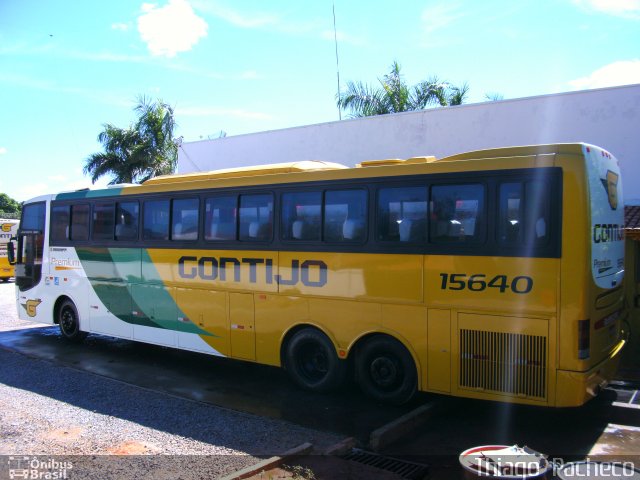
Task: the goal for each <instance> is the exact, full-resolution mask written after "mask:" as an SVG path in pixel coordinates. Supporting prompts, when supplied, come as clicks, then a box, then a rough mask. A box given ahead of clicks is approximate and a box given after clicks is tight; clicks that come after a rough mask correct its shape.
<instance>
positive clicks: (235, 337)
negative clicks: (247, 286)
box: [229, 293, 256, 360]
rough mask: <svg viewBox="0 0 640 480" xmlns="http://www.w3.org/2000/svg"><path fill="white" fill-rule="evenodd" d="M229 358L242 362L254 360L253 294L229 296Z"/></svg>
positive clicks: (231, 294) (233, 294)
mask: <svg viewBox="0 0 640 480" xmlns="http://www.w3.org/2000/svg"><path fill="white" fill-rule="evenodd" d="M229 320H230V322H231V325H230V326H231V329H230V334H229V336H230V337H231V356H232V357H233V358H241V359H243V360H255V359H256V329H255V314H254V306H253V294H250V293H230V294H229Z"/></svg>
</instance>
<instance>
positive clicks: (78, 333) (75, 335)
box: [58, 300, 87, 342]
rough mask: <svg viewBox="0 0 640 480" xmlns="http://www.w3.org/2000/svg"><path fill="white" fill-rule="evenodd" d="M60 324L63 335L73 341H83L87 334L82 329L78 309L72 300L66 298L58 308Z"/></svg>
mask: <svg viewBox="0 0 640 480" xmlns="http://www.w3.org/2000/svg"><path fill="white" fill-rule="evenodd" d="M58 325H59V326H60V333H61V334H62V336H63V337H64V338H65V339H67V340H69V341H71V342H81V341H82V340H84V339H85V338H86V336H87V332H83V331H82V330H80V318H79V317H78V310H77V309H76V306H75V305H74V303H73V302H72V301H71V300H65V301H64V302H62V304H61V305H60V308H58Z"/></svg>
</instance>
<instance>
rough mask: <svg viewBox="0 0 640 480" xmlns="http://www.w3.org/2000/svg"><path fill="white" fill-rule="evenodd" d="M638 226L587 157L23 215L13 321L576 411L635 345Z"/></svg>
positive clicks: (166, 193) (260, 171)
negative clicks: (628, 290)
mask: <svg viewBox="0 0 640 480" xmlns="http://www.w3.org/2000/svg"><path fill="white" fill-rule="evenodd" d="M623 210H624V208H623V205H622V182H621V180H620V170H619V167H618V163H617V161H616V159H615V158H614V157H613V156H612V155H611V154H610V153H609V152H607V151H605V150H603V149H601V148H598V147H595V146H592V145H586V144H558V145H543V146H528V147H513V148H502V149H493V150H485V151H476V152H470V153H464V154H460V155H454V156H451V157H447V158H441V159H436V158H434V157H416V158H410V159H407V160H396V159H391V160H379V161H369V162H364V163H362V164H359V165H358V166H357V168H347V167H344V166H342V165H339V164H334V163H326V162H312V161H301V162H299V163H289V164H276V165H267V166H256V167H251V168H234V169H226V170H218V171H213V172H207V173H196V174H184V175H171V176H163V177H156V178H153V179H151V180H148V181H146V182H144V183H143V184H141V185H116V186H114V187H113V188H107V189H101V190H80V191H76V192H67V193H60V194H57V195H46V196H41V197H38V198H35V199H33V200H30V201H28V202H26V203H25V204H24V207H23V214H22V220H21V227H20V230H19V232H18V243H17V252H16V257H17V258H16V260H17V265H16V285H17V288H18V293H17V308H18V311H19V313H20V318H22V319H27V320H33V321H37V322H41V323H52V324H59V326H60V330H61V333H62V335H63V336H64V337H66V338H68V339H70V340H74V341H77V340H82V339H83V338H84V337H85V335H86V334H87V333H90V332H95V333H98V334H106V335H111V336H115V337H120V338H126V339H131V340H135V341H141V342H148V343H153V344H158V345H166V346H171V347H176V348H181V349H185V350H192V351H197V352H206V353H209V354H213V355H221V356H225V357H231V358H236V359H240V360H245V361H250V362H257V363H261V364H267V365H273V366H281V367H284V368H285V369H286V370H287V372H288V373H289V375H290V376H291V378H292V379H293V381H294V382H295V383H297V384H298V385H299V386H301V387H302V388H305V389H309V390H313V391H320V392H322V391H327V390H331V389H334V388H336V387H338V386H339V385H340V384H342V383H343V382H344V381H345V380H346V378H347V376H349V375H353V376H354V377H355V381H356V382H357V383H358V385H359V386H360V387H361V389H362V390H363V391H364V392H365V393H366V394H368V395H370V396H371V397H373V398H374V399H376V400H377V401H382V402H389V403H395V404H398V403H403V402H406V401H408V400H409V399H410V398H411V397H412V396H413V395H414V393H415V392H416V391H425V392H437V393H443V394H450V395H455V396H461V397H470V398H477V399H490V400H498V401H507V402H518V403H526V404H532V405H540V406H557V407H562V406H577V405H581V404H583V403H584V402H586V401H587V400H588V399H590V398H591V397H593V396H594V395H596V394H597V393H598V391H599V389H601V388H602V387H603V386H604V385H606V384H607V382H608V380H610V379H611V377H612V375H614V373H615V370H616V368H617V364H618V361H619V358H620V351H621V349H622V347H623V345H624V343H625V339H624V332H623V328H622V324H623V322H624V319H625V317H626V315H627V312H626V310H625V307H624V301H623V298H624V292H623V286H622V280H623V275H624V244H623V243H624V242H623V235H622V232H623ZM10 250H11V253H12V254H13V252H14V250H13V246H12V247H11V248H10Z"/></svg>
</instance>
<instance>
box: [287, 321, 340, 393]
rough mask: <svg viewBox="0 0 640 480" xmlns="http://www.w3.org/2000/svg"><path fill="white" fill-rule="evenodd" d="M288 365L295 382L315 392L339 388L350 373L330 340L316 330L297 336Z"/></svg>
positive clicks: (289, 345)
mask: <svg viewBox="0 0 640 480" xmlns="http://www.w3.org/2000/svg"><path fill="white" fill-rule="evenodd" d="M284 366H285V369H286V370H287V373H288V374H289V376H290V377H291V379H292V380H293V382H294V383H296V384H297V385H298V386H300V387H302V388H303V389H305V390H311V391H313V392H328V391H330V390H334V389H336V388H337V387H339V386H340V384H342V383H343V381H344V379H345V377H346V373H347V364H346V362H344V361H342V360H340V359H339V358H338V356H337V355H336V351H335V348H334V347H333V344H332V343H331V340H329V337H327V336H326V335H325V334H324V333H322V332H321V331H319V330H317V329H315V328H303V329H302V330H299V331H297V332H296V333H294V335H293V337H291V339H290V340H289V341H288V342H287V345H286V349H285V352H284Z"/></svg>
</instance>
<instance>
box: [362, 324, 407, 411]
mask: <svg viewBox="0 0 640 480" xmlns="http://www.w3.org/2000/svg"><path fill="white" fill-rule="evenodd" d="M355 365H356V380H357V382H358V385H359V386H360V389H361V390H362V391H363V392H364V393H365V394H366V395H368V396H370V397H373V398H374V399H375V400H377V401H379V402H382V403H386V404H391V405H402V404H403V403H407V402H408V401H409V400H411V398H412V397H413V395H414V394H415V393H416V390H417V385H418V381H417V380H418V376H417V374H416V367H415V363H414V361H413V357H411V354H410V353H409V351H408V350H407V349H406V348H405V347H404V345H402V344H401V343H400V342H399V341H397V340H395V339H394V338H391V337H386V336H376V337H373V338H371V339H369V340H367V341H366V343H365V344H364V345H363V346H362V347H361V348H360V349H359V350H358V352H357V354H356V361H355Z"/></svg>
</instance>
